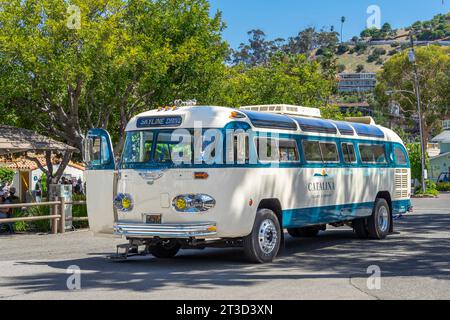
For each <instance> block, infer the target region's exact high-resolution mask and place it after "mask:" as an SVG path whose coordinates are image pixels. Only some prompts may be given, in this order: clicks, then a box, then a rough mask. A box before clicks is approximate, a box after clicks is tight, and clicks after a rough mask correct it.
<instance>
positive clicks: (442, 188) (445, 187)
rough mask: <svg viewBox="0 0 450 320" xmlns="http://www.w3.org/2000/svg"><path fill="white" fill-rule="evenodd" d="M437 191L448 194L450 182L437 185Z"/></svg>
mask: <svg viewBox="0 0 450 320" xmlns="http://www.w3.org/2000/svg"><path fill="white" fill-rule="evenodd" d="M437 190H438V191H440V192H450V182H441V183H438V184H437Z"/></svg>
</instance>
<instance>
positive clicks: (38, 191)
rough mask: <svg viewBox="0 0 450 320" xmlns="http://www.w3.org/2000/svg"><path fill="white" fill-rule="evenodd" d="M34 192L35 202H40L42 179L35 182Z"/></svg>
mask: <svg viewBox="0 0 450 320" xmlns="http://www.w3.org/2000/svg"><path fill="white" fill-rule="evenodd" d="M34 190H35V197H36V202H42V179H41V178H39V180H38V181H37V182H36V186H35V188H34Z"/></svg>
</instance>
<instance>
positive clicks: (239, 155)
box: [233, 134, 250, 164]
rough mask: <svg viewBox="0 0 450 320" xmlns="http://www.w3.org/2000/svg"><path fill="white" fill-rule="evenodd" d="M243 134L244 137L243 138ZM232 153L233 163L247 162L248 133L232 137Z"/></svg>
mask: <svg viewBox="0 0 450 320" xmlns="http://www.w3.org/2000/svg"><path fill="white" fill-rule="evenodd" d="M244 136H245V138H244ZM233 140H234V142H233V155H234V163H235V164H248V163H249V157H250V156H249V138H248V135H247V134H245V135H242V134H237V135H235V136H234V137H233Z"/></svg>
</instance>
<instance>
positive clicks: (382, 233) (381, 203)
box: [367, 199, 392, 240]
mask: <svg viewBox="0 0 450 320" xmlns="http://www.w3.org/2000/svg"><path fill="white" fill-rule="evenodd" d="M391 224H392V215H391V210H390V208H389V204H388V203H387V201H386V200H385V199H377V200H376V202H375V206H374V208H373V212H372V215H371V216H370V217H369V218H367V229H368V231H369V237H370V238H371V239H376V240H383V239H386V237H387V236H388V234H389V233H390V230H391Z"/></svg>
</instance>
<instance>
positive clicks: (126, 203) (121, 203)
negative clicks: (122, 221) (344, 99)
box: [114, 193, 134, 212]
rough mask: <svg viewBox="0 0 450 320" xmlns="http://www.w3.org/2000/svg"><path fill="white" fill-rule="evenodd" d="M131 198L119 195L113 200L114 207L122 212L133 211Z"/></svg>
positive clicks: (123, 194) (126, 195)
mask: <svg viewBox="0 0 450 320" xmlns="http://www.w3.org/2000/svg"><path fill="white" fill-rule="evenodd" d="M133 205H134V204H133V198H132V197H131V195H129V194H125V193H119V194H118V195H117V197H116V198H115V199H114V207H116V209H117V210H120V211H123V212H129V211H131V210H133Z"/></svg>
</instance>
